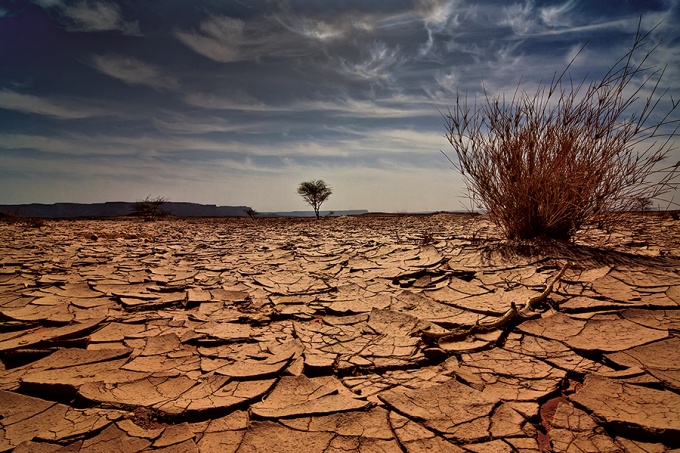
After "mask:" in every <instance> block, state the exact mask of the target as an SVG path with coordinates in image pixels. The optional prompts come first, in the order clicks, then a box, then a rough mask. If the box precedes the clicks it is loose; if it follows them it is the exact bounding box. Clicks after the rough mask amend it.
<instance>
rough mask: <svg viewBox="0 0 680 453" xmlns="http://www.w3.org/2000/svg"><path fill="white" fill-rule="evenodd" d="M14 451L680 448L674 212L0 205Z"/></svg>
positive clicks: (3, 371) (3, 344)
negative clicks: (532, 230)
mask: <svg viewBox="0 0 680 453" xmlns="http://www.w3.org/2000/svg"><path fill="white" fill-rule="evenodd" d="M0 240H1V242H0V452H5V451H17V452H68V451H87V452H99V451H101V452H105V451H106V452H109V451H119V452H126V453H127V452H130V453H131V452H138V451H153V452H192V451H200V452H211V451H215V452H295V453H300V452H326V453H331V452H348V451H359V452H426V451H441V452H475V453H482V452H515V451H516V452H547V451H556V452H599V453H604V452H648V453H651V452H669V451H675V452H678V451H680V337H679V332H680V272H679V269H680V268H679V265H680V221H676V220H673V218H672V217H670V216H665V215H661V214H648V215H644V216H642V215H638V216H629V217H628V218H626V219H625V221H624V222H623V223H621V224H620V225H619V226H618V227H617V228H615V229H613V230H610V231H603V230H599V229H597V228H592V229H591V230H589V231H587V232H584V233H581V234H579V235H578V236H577V237H576V239H575V241H574V242H573V243H569V244H565V243H557V242H550V241H533V242H526V243H508V242H506V241H503V240H501V239H500V238H499V235H498V232H497V231H496V230H495V229H494V228H493V226H492V225H491V224H489V222H488V220H487V219H486V218H485V217H483V216H470V215H455V214H437V215H430V216H404V215H402V216H378V215H374V216H360V217H339V218H328V219H323V220H321V221H314V220H309V219H256V220H251V219H212V220H208V219H194V220H192V219H168V220H162V221H158V222H152V223H143V222H139V221H137V220H129V219H119V220H100V221H86V220H82V221H80V220H74V221H50V222H47V223H46V225H45V226H43V227H42V228H39V229H33V228H28V227H26V226H24V225H19V224H14V225H4V224H3V225H0Z"/></svg>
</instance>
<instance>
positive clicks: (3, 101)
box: [0, 89, 106, 120]
mask: <svg viewBox="0 0 680 453" xmlns="http://www.w3.org/2000/svg"><path fill="white" fill-rule="evenodd" d="M0 108H3V109H7V110H15V111H18V112H23V113H34V114H37V115H43V116H48V117H52V118H57V119H61V120H71V119H80V118H90V117H94V116H103V115H106V112H105V111H104V110H103V109H101V108H98V107H89V106H74V105H71V106H69V105H67V104H66V103H64V102H63V101H56V100H50V99H47V98H42V97H39V96H33V95H30V94H21V93H17V92H15V91H12V90H7V89H3V90H0Z"/></svg>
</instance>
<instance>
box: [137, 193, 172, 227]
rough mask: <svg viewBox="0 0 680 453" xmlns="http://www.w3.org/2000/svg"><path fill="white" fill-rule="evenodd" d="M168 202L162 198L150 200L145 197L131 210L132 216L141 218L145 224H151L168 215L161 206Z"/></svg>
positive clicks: (148, 197) (149, 197)
mask: <svg viewBox="0 0 680 453" xmlns="http://www.w3.org/2000/svg"><path fill="white" fill-rule="evenodd" d="M167 201H168V199H167V198H164V197H156V198H151V196H150V195H149V196H147V197H146V198H145V199H144V200H141V201H137V202H136V203H135V205H134V207H133V208H132V215H135V216H139V217H141V218H143V219H144V220H145V221H146V222H153V221H156V220H158V219H160V218H161V217H165V216H167V215H168V212H167V211H166V210H165V209H163V207H162V206H163V205H164V204H165V203H166V202H167Z"/></svg>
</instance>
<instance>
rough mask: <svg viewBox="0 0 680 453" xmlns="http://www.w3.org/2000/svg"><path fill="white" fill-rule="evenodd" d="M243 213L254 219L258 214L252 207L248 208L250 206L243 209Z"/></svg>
mask: <svg viewBox="0 0 680 453" xmlns="http://www.w3.org/2000/svg"><path fill="white" fill-rule="evenodd" d="M245 213H246V215H247V216H248V217H250V218H251V219H254V218H255V217H257V214H258V212H257V211H256V210H254V209H253V208H250V207H249V208H247V209H246V210H245Z"/></svg>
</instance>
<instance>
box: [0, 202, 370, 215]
mask: <svg viewBox="0 0 680 453" xmlns="http://www.w3.org/2000/svg"><path fill="white" fill-rule="evenodd" d="M134 206H135V203H133V202H128V201H110V202H106V203H91V204H86V203H54V204H40V203H32V204H14V205H10V204H4V205H0V213H8V214H13V215H16V216H19V217H42V218H46V219H82V218H100V217H123V216H128V215H131V214H132V211H133V210H134ZM162 208H163V209H164V210H165V211H167V212H168V213H169V214H170V215H173V216H176V217H244V216H247V214H246V211H247V210H248V209H250V208H249V207H248V206H217V205H214V204H198V203H183V202H175V201H167V202H165V203H164V204H163V206H162ZM330 212H331V211H321V212H320V213H319V214H320V215H321V216H327V215H328V214H329V213H330ZM367 213H368V211H367V210H365V209H362V210H353V211H335V212H333V214H332V215H333V216H340V215H359V214H367ZM257 216H258V217H314V211H287V212H260V213H258V214H257Z"/></svg>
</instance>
